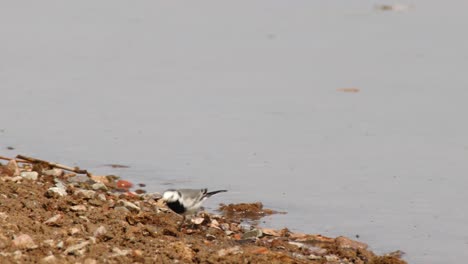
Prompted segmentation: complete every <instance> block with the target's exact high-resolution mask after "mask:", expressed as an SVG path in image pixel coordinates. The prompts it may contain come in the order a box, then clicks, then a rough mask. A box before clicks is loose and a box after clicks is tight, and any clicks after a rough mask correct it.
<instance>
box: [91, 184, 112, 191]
mask: <svg viewBox="0 0 468 264" xmlns="http://www.w3.org/2000/svg"><path fill="white" fill-rule="evenodd" d="M91 188H93V190H96V191H99V190H102V191H107V190H108V188H107V186H106V185H105V184H104V183H102V182H96V183H95V184H93V185H91Z"/></svg>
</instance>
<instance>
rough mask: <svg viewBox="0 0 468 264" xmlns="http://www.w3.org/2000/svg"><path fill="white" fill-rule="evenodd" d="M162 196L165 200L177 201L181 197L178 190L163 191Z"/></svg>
mask: <svg viewBox="0 0 468 264" xmlns="http://www.w3.org/2000/svg"><path fill="white" fill-rule="evenodd" d="M162 198H163V201H165V202H169V203H170V202H175V201H177V200H179V199H180V194H179V192H178V191H176V190H167V191H165V192H164V193H163V197H162Z"/></svg>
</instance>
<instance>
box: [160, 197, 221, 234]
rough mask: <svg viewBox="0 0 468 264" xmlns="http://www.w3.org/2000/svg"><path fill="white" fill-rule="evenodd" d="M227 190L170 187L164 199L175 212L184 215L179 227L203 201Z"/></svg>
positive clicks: (194, 212) (195, 211)
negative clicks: (209, 190) (210, 190)
mask: <svg viewBox="0 0 468 264" xmlns="http://www.w3.org/2000/svg"><path fill="white" fill-rule="evenodd" d="M221 192H227V190H218V191H212V192H208V189H206V188H205V189H169V190H166V191H165V192H164V193H163V195H162V199H163V201H164V202H166V205H167V207H169V209H171V210H172V211H174V212H175V213H177V214H179V215H182V216H183V220H182V222H181V224H180V225H179V229H180V228H181V227H182V225H183V223H184V222H185V218H186V216H187V215H194V214H196V213H197V212H198V210H199V209H200V207H201V205H202V203H203V201H205V200H206V199H208V198H209V197H211V196H213V195H215V194H217V193H221Z"/></svg>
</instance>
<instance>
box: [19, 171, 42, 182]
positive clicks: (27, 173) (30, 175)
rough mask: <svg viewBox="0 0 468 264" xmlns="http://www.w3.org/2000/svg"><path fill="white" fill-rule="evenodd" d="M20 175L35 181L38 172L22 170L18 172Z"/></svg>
mask: <svg viewBox="0 0 468 264" xmlns="http://www.w3.org/2000/svg"><path fill="white" fill-rule="evenodd" d="M20 176H21V177H23V178H24V179H28V180H33V181H36V180H37V178H38V177H39V173H37V172H36V171H23V172H21V173H20Z"/></svg>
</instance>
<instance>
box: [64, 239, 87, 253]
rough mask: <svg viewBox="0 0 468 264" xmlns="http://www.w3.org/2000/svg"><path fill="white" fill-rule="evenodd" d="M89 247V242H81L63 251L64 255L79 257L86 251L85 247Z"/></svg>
mask: <svg viewBox="0 0 468 264" xmlns="http://www.w3.org/2000/svg"><path fill="white" fill-rule="evenodd" d="M87 245H89V241H83V242H81V243H79V244H76V245H73V246H69V247H68V248H67V249H66V250H65V252H64V253H65V255H68V254H70V255H75V256H81V255H83V254H84V252H85V251H86V246H87Z"/></svg>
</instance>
